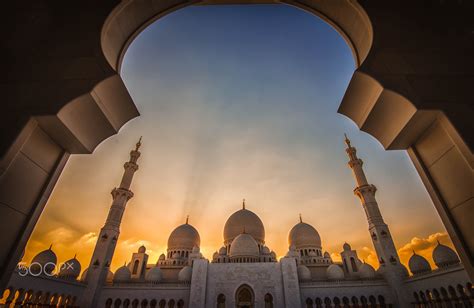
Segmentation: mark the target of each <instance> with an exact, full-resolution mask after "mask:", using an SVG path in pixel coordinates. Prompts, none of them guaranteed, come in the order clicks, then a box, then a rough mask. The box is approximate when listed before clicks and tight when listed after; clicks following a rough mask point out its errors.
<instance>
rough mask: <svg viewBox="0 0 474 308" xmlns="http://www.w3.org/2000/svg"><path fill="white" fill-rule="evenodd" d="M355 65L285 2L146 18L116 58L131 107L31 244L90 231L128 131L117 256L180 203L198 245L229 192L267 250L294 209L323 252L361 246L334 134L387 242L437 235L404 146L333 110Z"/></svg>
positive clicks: (77, 168)
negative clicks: (364, 181) (387, 233)
mask: <svg viewBox="0 0 474 308" xmlns="http://www.w3.org/2000/svg"><path fill="white" fill-rule="evenodd" d="M354 68H355V67H354V60H353V57H352V54H351V51H350V49H349V47H348V46H347V44H346V42H345V41H344V40H343V39H342V37H341V36H340V35H339V34H338V33H337V32H336V31H335V30H334V29H332V28H331V27H330V26H329V25H328V24H326V23H325V22H324V21H322V20H320V19H319V18H317V17H315V16H313V15H311V14H309V13H307V12H304V11H302V10H299V9H296V8H293V7H289V6H285V5H245V6H194V7H188V8H185V9H182V10H179V11H177V12H174V13H171V14H170V15H167V16H165V17H163V18H161V19H159V20H158V21H157V22H155V23H153V24H152V25H150V26H149V27H148V28H146V29H145V30H144V31H143V32H142V33H141V34H140V35H139V36H138V37H137V38H136V39H135V41H134V42H133V43H132V44H131V46H130V47H129V49H128V51H127V52H126V54H125V57H124V62H123V64H122V70H121V75H122V77H123V79H124V82H125V84H126V86H127V88H128V90H129V92H130V94H131V96H132V98H133V99H134V101H135V102H136V104H137V106H138V109H139V110H140V113H141V116H140V117H139V118H137V119H135V120H132V121H131V122H129V123H128V124H127V125H125V126H124V128H123V129H122V130H121V131H120V133H119V134H118V135H116V136H113V137H111V138H109V139H108V140H107V141H105V142H103V143H102V144H101V145H100V146H99V147H98V148H97V149H96V151H95V152H94V154H92V155H88V156H81V155H77V156H73V157H72V158H71V159H70V161H69V162H68V165H67V167H66V169H65V171H64V173H63V175H62V176H61V180H60V182H59V184H58V185H57V187H56V189H55V191H54V193H53V195H52V198H51V199H50V201H49V203H48V206H47V208H46V210H45V212H44V213H43V215H42V218H41V220H40V224H39V225H38V227H37V228H36V230H35V233H34V235H33V238H32V239H33V240H32V241H30V244H29V245H30V246H29V249H30V251H33V250H34V249H36V248H38V249H39V247H40V246H41V245H43V244H44V243H46V241H47V240H49V239H48V236H49V235H51V234H53V233H54V231H55V230H56V232H57V230H58V229H61V230H62V231H63V232H65V233H67V234H68V235H67V236H65V237H66V238H67V239H68V241H70V242H71V243H73V242H74V243H77V242H78V241H79V242H80V241H81V239H82V240H89V239H90V237H92V238H93V233H94V232H96V231H97V230H98V229H99V228H100V227H101V226H102V224H103V221H104V220H105V216H106V213H107V210H108V207H109V206H110V195H109V193H110V190H111V189H112V188H113V187H114V186H115V185H117V184H118V183H119V180H120V176H121V174H122V172H123V169H122V164H123V162H124V161H125V160H127V159H128V152H129V150H130V148H131V147H132V146H133V144H134V143H135V142H136V140H137V139H138V137H139V136H141V135H143V148H142V157H141V158H140V161H139V164H140V170H139V171H138V172H137V174H136V176H135V180H134V184H133V187H132V190H133V191H134V192H135V197H134V198H133V199H132V200H131V201H130V205H129V207H128V209H127V213H126V216H125V218H124V223H123V225H122V235H121V239H122V240H123V241H124V242H123V243H126V244H127V245H125V246H122V248H119V250H120V249H122V250H120V251H119V252H118V253H119V254H120V255H121V258H126V256H128V255H129V254H131V251H130V250H128V251H127V249H131V248H130V247H135V246H136V245H138V244H137V243H139V242H140V243H146V244H147V245H148V246H147V247H149V250H148V251H149V252H151V253H152V254H156V255H157V256H158V255H159V253H161V252H162V251H163V250H164V249H165V246H166V239H167V237H168V235H169V233H170V232H171V230H172V229H173V228H174V227H175V226H177V225H178V224H180V223H183V222H184V219H185V217H186V215H188V214H189V215H190V222H191V224H193V225H195V226H196V227H197V229H198V230H199V232H200V234H201V243H202V246H203V247H202V249H203V251H204V252H205V253H207V254H211V253H212V251H214V250H216V249H218V248H219V245H221V242H222V228H223V225H224V223H225V220H226V218H227V217H228V216H230V214H231V213H233V212H234V211H236V210H238V209H239V208H240V204H241V200H242V198H246V199H247V205H248V209H251V210H253V211H255V212H256V213H257V214H258V215H259V216H260V217H261V218H262V220H263V223H264V225H265V227H266V231H267V244H268V245H269V246H270V248H273V249H275V250H276V251H277V254H278V255H282V254H284V253H285V251H286V249H287V247H286V246H287V234H288V231H289V230H290V228H291V227H292V226H293V225H294V224H295V223H297V221H298V214H299V213H301V214H302V216H303V220H305V221H306V222H308V223H311V224H312V225H314V226H315V227H316V229H317V230H318V231H319V233H320V234H321V237H322V241H323V246H324V247H323V249H327V250H329V251H330V252H335V253H337V252H339V251H340V249H341V246H342V244H343V243H344V241H348V242H350V243H351V244H352V246H353V247H354V248H357V249H365V248H367V249H365V251H366V252H365V253H366V255H365V257H368V256H369V254H370V253H372V252H371V251H370V250H371V249H372V246H371V243H370V237H369V236H368V233H367V221H366V219H365V214H364V211H363V209H362V208H361V206H360V204H359V201H358V199H357V198H356V197H355V196H354V195H353V192H352V190H353V188H354V187H355V183H354V180H353V177H352V173H351V170H350V169H349V168H348V166H347V156H346V153H345V151H344V142H343V135H344V133H345V132H346V133H347V134H348V135H349V137H350V138H351V140H352V143H353V144H354V145H355V146H356V147H357V148H358V153H359V156H360V157H361V158H362V159H363V160H364V162H365V164H364V167H365V170H366V173H367V176H368V179H369V181H370V182H371V183H373V184H375V185H376V186H377V187H378V192H377V197H378V200H379V204H380V207H381V210H382V213H383V214H384V216H385V220H386V221H387V222H388V223H389V224H390V227H391V230H392V234H393V235H394V237H395V241H396V244H397V246H398V247H403V246H404V245H406V244H407V243H410V241H412V240H413V238H414V237H419V238H422V239H423V238H429V236H430V235H433V234H437V233H438V232H441V233H444V232H445V230H444V228H443V227H442V224H441V222H440V219H439V217H438V215H437V213H436V212H435V210H434V207H433V205H432V204H431V201H430V199H429V197H428V194H427V193H426V191H425V189H424V187H423V185H422V183H421V181H420V179H419V177H418V175H417V173H416V171H415V170H414V168H413V166H412V163H411V162H410V160H409V158H408V156H407V154H406V153H405V152H404V151H385V150H383V148H382V146H381V145H380V144H379V143H378V142H377V141H376V140H375V139H374V138H373V137H371V136H369V135H368V134H366V133H363V132H361V131H359V130H358V128H357V127H356V126H355V124H354V123H353V122H352V121H351V120H349V119H347V118H345V117H344V116H342V115H340V114H337V108H338V106H339V104H340V102H341V99H342V97H343V95H344V92H345V89H346V88H347V85H348V83H349V81H350V78H351V76H352V73H353V71H354ZM79 192H80V193H79ZM78 204H80V210H78V209H77V208H78ZM82 217H87V219H81V218H82ZM78 218H79V219H78ZM86 235H90V237H88V236H86ZM90 242H93V241H90ZM35 245H36V246H35ZM72 246H73V245H72ZM92 247H93V246H92ZM137 247H138V246H137ZM364 247H365V248H364ZM64 249H66V248H64ZM90 249H92V248H90ZM86 251H87V249H86ZM84 254H85V253H84ZM84 258H85V259H87V256H86V255H84ZM123 261H124V260H123V259H120V260H114V262H118V263H120V264H122V263H123Z"/></svg>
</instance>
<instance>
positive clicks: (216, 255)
mask: <svg viewBox="0 0 474 308" xmlns="http://www.w3.org/2000/svg"><path fill="white" fill-rule="evenodd" d="M218 257H219V253H218V252H217V251H216V252H214V253H213V254H212V259H213V260H214V259H217V258H218Z"/></svg>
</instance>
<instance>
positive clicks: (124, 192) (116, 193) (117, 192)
mask: <svg viewBox="0 0 474 308" xmlns="http://www.w3.org/2000/svg"><path fill="white" fill-rule="evenodd" d="M111 194H112V197H113V198H114V200H115V199H116V198H117V197H121V196H124V197H126V198H127V200H130V199H131V198H133V192H132V191H131V190H128V189H125V188H121V187H119V188H114V189H113V190H112V192H111Z"/></svg>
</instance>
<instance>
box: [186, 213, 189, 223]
mask: <svg viewBox="0 0 474 308" xmlns="http://www.w3.org/2000/svg"><path fill="white" fill-rule="evenodd" d="M188 222H189V215H187V216H186V224H188Z"/></svg>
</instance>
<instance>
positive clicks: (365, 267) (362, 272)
mask: <svg viewBox="0 0 474 308" xmlns="http://www.w3.org/2000/svg"><path fill="white" fill-rule="evenodd" d="M359 278H361V279H372V278H375V269H374V268H373V267H372V265H370V264H367V263H362V265H361V266H360V267H359Z"/></svg>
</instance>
